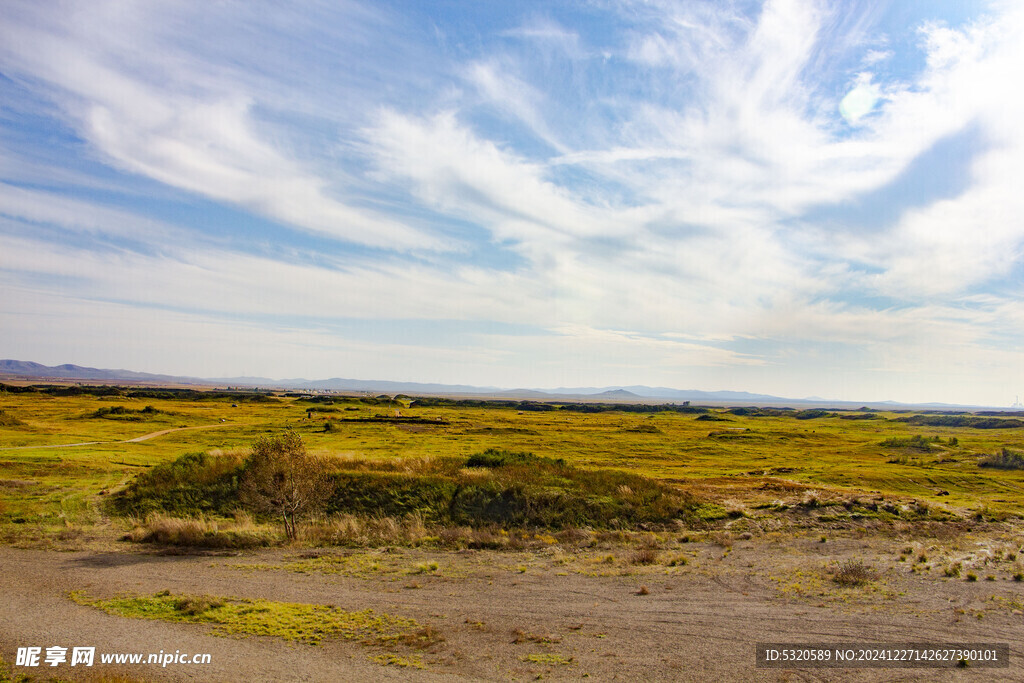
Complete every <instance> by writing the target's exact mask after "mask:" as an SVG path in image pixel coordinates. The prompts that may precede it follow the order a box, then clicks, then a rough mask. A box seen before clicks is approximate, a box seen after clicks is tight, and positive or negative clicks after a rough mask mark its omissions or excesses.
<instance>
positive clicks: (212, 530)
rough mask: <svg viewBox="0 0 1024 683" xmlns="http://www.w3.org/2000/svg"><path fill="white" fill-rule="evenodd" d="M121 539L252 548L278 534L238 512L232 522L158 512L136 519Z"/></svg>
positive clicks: (180, 544)
mask: <svg viewBox="0 0 1024 683" xmlns="http://www.w3.org/2000/svg"><path fill="white" fill-rule="evenodd" d="M125 540H129V541H133V542H135V543H159V544H163V545H177V546H186V547H200V548H255V547H260V546H268V545H272V544H274V543H277V542H279V541H280V537H279V535H278V534H277V533H276V532H274V531H272V530H270V529H268V528H267V527H265V526H261V525H257V524H255V523H254V522H253V519H252V517H251V516H249V515H248V514H247V513H245V512H239V513H237V514H236V515H235V518H234V519H233V520H217V519H208V518H206V517H203V516H199V517H172V516H170V515H166V514H164V513H160V512H154V513H150V514H149V515H147V516H146V518H145V519H144V520H142V521H138V520H136V521H135V523H134V525H133V527H132V530H131V531H129V532H128V534H127V535H126V536H125Z"/></svg>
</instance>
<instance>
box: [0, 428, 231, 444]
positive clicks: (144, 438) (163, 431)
mask: <svg viewBox="0 0 1024 683" xmlns="http://www.w3.org/2000/svg"><path fill="white" fill-rule="evenodd" d="M228 424H229V423H227V422H225V423H222V424H214V425H199V426H198V427H174V428H172V429H161V430H160V431H158V432H150V433H149V434H143V435H142V436H137V437H135V438H134V439H124V440H123V441H80V442H79V443H56V444H49V445H45V446H5V447H3V448H0V451H18V450H28V449H30V448H71V447H72V446H95V445H96V444H101V443H139V442H140V441H148V440H149V439H153V438H156V437H158V436H163V435H164V434H170V433H171V432H183V431H186V430H189V429H212V428H213V427H226V426H227V425H228ZM236 426H237V425H236Z"/></svg>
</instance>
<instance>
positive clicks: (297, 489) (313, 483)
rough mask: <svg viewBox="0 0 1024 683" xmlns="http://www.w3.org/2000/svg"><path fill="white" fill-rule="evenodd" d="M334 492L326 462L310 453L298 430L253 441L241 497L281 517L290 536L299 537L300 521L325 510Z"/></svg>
mask: <svg viewBox="0 0 1024 683" xmlns="http://www.w3.org/2000/svg"><path fill="white" fill-rule="evenodd" d="M330 495H331V480H330V478H329V477H328V476H327V473H326V471H325V469H324V464H323V462H322V461H321V460H319V459H318V458H314V457H312V456H310V455H309V454H308V453H306V447H305V445H304V444H303V443H302V439H301V438H300V437H299V435H298V434H296V433H295V432H292V431H289V432H286V433H285V434H283V435H281V436H277V437H260V438H259V439H257V440H256V442H255V443H254V444H253V446H252V455H251V456H249V462H248V465H247V466H246V468H245V473H244V474H243V476H242V480H241V482H240V483H239V497H240V498H241V500H242V503H243V504H244V505H246V506H248V507H250V508H252V509H253V510H255V511H256V512H260V513H269V514H272V515H274V516H279V517H280V518H281V520H282V521H283V522H284V531H285V534H286V535H287V536H288V538H289V539H294V538H295V536H296V522H297V520H299V519H302V518H303V517H308V516H309V515H311V514H313V513H315V512H318V511H320V510H322V509H323V508H324V506H325V505H326V504H327V499H328V498H329V497H330Z"/></svg>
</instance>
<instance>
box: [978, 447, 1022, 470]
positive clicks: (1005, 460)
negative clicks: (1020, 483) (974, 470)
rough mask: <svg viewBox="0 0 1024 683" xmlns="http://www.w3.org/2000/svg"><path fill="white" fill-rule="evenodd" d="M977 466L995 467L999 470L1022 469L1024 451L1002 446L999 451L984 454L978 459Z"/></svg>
mask: <svg viewBox="0 0 1024 683" xmlns="http://www.w3.org/2000/svg"><path fill="white" fill-rule="evenodd" d="M978 467H995V468H997V469H1001V470H1024V453H1021V452H1020V451H1011V450H1010V449H1009V448H1004V449H1003V450H1002V451H1000V452H999V453H995V454H993V455H986V456H985V457H983V458H981V459H980V460H978Z"/></svg>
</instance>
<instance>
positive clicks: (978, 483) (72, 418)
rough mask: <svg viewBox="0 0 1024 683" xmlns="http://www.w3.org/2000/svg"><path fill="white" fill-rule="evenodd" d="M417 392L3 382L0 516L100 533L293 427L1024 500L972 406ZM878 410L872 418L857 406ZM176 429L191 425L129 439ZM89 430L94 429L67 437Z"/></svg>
mask: <svg viewBox="0 0 1024 683" xmlns="http://www.w3.org/2000/svg"><path fill="white" fill-rule="evenodd" d="M409 403H410V401H409V400H408V399H400V400H399V401H398V402H397V403H396V404H393V405H388V404H387V402H384V401H381V402H376V401H371V402H370V403H369V404H368V403H366V402H364V401H362V400H360V399H359V398H348V399H344V398H335V399H330V400H329V401H327V402H325V401H324V400H322V399H321V400H319V401H316V402H311V401H309V400H304V399H302V398H300V397H284V396H278V397H275V398H273V399H269V400H262V401H243V400H240V399H239V398H237V397H230V396H227V397H222V398H205V399H204V398H197V397H196V396H194V395H192V396H187V397H185V398H153V397H152V396H144V397H137V398H133V397H131V396H125V395H112V396H93V395H78V396H74V395H73V396H55V395H49V394H46V393H3V392H0V410H2V411H3V415H4V416H5V419H4V420H3V421H2V423H0V449H2V450H0V529H2V530H3V533H4V536H5V537H6V538H8V539H9V540H17V539H20V540H21V541H24V540H25V539H26V538H31V537H44V536H53V535H61V534H63V535H64V536H69V537H74V536H75V535H76V534H80V533H81V534H86V535H88V534H94V533H100V532H101V531H102V530H103V529H105V528H107V526H109V525H110V524H111V518H110V516H109V514H108V513H109V506H108V505H107V504H106V500H107V499H108V497H109V496H110V494H111V493H112V492H115V491H117V490H119V489H121V488H122V487H124V486H125V485H127V484H128V483H129V482H131V481H132V480H133V478H134V477H136V476H137V475H138V474H140V473H143V472H147V471H149V470H150V469H151V468H153V467H154V466H157V465H160V464H162V463H168V462H170V461H173V460H175V459H177V458H179V457H180V456H182V455H183V454H186V453H200V454H212V456H218V455H222V454H227V455H229V456H230V455H232V454H233V456H234V457H235V458H236V459H237V458H239V457H241V456H244V454H245V453H246V452H247V450H248V448H249V446H250V445H251V443H252V442H253V441H254V440H255V438H257V437H258V436H260V435H264V434H274V433H281V432H282V431H284V430H287V429H291V430H295V431H296V432H297V433H298V434H299V435H300V436H301V437H302V439H303V441H304V442H305V443H306V446H307V448H308V449H309V450H310V452H312V453H314V454H319V455H324V456H329V457H330V458H333V459H334V460H335V461H336V462H337V463H338V467H337V468H338V470H339V471H344V470H347V471H350V474H351V473H352V471H353V470H363V471H365V470H368V469H369V470H390V471H392V472H396V471H399V472H400V471H402V470H410V471H411V470H412V469H415V468H417V467H419V468H421V469H422V468H424V467H425V465H424V463H428V464H429V463H433V464H432V465H428V466H426V467H427V468H428V469H430V468H433V469H434V470H436V471H437V472H438V473H439V475H440V474H444V475H445V476H448V475H451V476H454V477H456V478H457V477H458V476H462V477H464V478H466V477H470V476H472V474H467V473H466V471H465V470H464V469H463V470H459V468H458V467H456V468H455V469H452V468H453V465H452V464H451V463H457V462H459V461H466V460H467V459H468V458H469V457H470V456H472V455H473V454H478V453H481V452H483V451H485V450H487V449H502V450H507V451H514V452H525V453H530V454H534V455H535V456H537V457H539V458H542V459H546V460H559V461H563V462H564V463H565V464H566V465H567V466H569V467H571V468H574V469H576V470H579V471H584V472H586V471H619V472H623V473H628V474H629V475H641V476H643V477H647V478H651V479H654V480H656V481H659V482H662V483H663V484H665V485H668V486H670V487H674V488H678V489H680V490H682V491H684V492H686V493H687V494H688V495H692V496H695V497H696V499H698V500H700V501H706V502H708V503H710V504H714V505H718V506H720V507H722V508H724V509H726V510H730V511H732V512H733V513H735V514H748V513H749V512H750V511H752V510H762V511H772V510H779V509H786V508H787V507H789V508H792V507H793V506H794V505H796V506H799V505H800V504H803V506H804V508H812V507H815V506H816V505H821V506H827V505H829V504H837V503H839V502H840V501H846V510H847V511H848V512H849V511H850V510H852V509H853V508H854V506H856V510H854V511H855V512H857V513H858V514H859V515H860V516H865V515H867V516H871V515H872V514H875V515H876V516H879V515H880V516H882V517H884V516H885V510H886V509H889V510H890V512H892V511H894V510H899V509H901V508H899V506H900V505H902V506H903V508H902V509H903V510H907V509H909V508H908V507H907V506H908V505H912V504H913V503H912V502H913V501H916V504H917V505H918V506H920V509H923V510H925V511H926V512H927V511H929V510H930V511H931V512H932V513H933V514H934V513H936V512H941V511H943V510H948V511H949V512H951V513H953V514H954V515H957V516H963V517H970V516H981V517H985V516H988V517H999V516H1005V515H1011V516H1018V515H1021V514H1024V471H1019V470H1013V469H1000V468H993V467H980V466H979V461H982V460H983V459H984V458H986V457H989V456H991V455H993V454H997V453H1002V452H1003V449H1009V450H1010V451H1018V450H1020V449H1022V448H1024V429H1021V428H1019V427H1011V428H1007V429H978V428H975V427H971V426H962V425H963V423H969V421H965V420H959V421H957V420H951V422H959V423H961V424H960V426H942V425H939V426H931V425H923V424H915V423H914V422H915V421H917V422H919V421H920V420H914V421H911V420H908V419H907V418H908V417H913V415H907V414H896V413H885V412H879V413H856V412H854V413H843V412H839V413H835V412H833V413H824V415H823V416H821V417H813V416H812V417H811V418H810V419H798V416H795V415H793V414H787V413H785V412H781V413H780V412H779V411H766V412H767V414H759V412H760V411H742V410H741V411H732V412H730V411H726V410H725V409H711V410H709V411H705V412H701V413H696V414H695V413H677V412H653V413H631V412H622V411H616V410H607V411H602V412H579V411H566V410H545V411H538V410H518V409H517V408H516V407H514V406H513V407H500V408H494V407H489V408H485V407H479V406H459V405H432V406H425V407H418V406H416V405H415V404H414V405H413V407H409ZM744 412H746V413H748V414H735V413H744ZM865 415H870V417H871V419H848V418H850V417H863V416H865ZM799 417H805V418H806V413H805V414H804V415H800V416H799ZM709 418H711V419H709ZM198 427H202V429H194V428H198ZM182 428H190V429H182ZM164 430H180V431H169V432H167V433H165V434H163V435H160V436H158V437H155V438H151V439H148V440H145V441H139V442H130V441H129V440H130V439H133V438H137V437H140V436H143V435H146V434H150V433H153V432H159V431H164ZM918 436H920V438H919V439H915V437H918ZM79 443H84V444H86V445H75V446H59V445H60V444H79ZM921 444H925V445H924V447H922V445H921ZM54 446H58V447H54ZM346 463H348V464H346ZM460 472H461V474H460ZM353 476H355V475H354V474H353ZM547 485H548V486H549V487H552V486H554V487H557V482H548V483H547ZM869 499H870V500H869ZM871 500H873V501H874V503H872V502H871ZM851 501H853V502H852V503H851ZM886 501H888V503H886ZM886 504H888V505H889V506H890V507H889V508H886V507H885V505H886ZM872 505H873V508H872ZM880 506H881V507H880ZM837 510H838V508H837ZM215 512H216V511H215ZM336 512H339V513H341V512H344V510H337V511H336ZM904 514H905V513H904ZM896 516H899V515H898V514H897V515H896ZM459 521H460V523H465V520H459ZM117 526H118V521H117V520H116V519H115V520H114V527H117Z"/></svg>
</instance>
